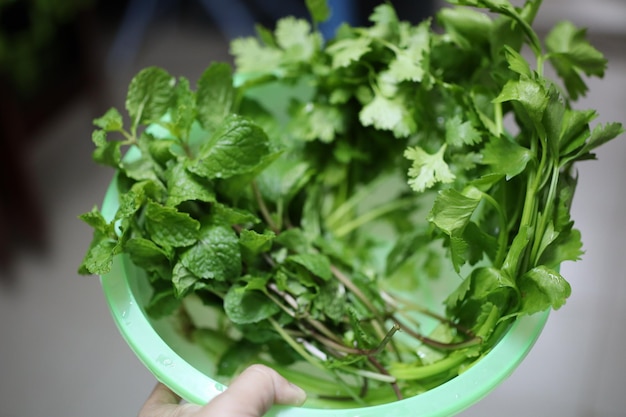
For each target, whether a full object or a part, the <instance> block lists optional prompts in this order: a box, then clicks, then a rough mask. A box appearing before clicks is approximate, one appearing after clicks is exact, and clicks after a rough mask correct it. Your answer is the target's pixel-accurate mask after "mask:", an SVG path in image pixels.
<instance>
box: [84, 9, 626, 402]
mask: <svg viewBox="0 0 626 417" xmlns="http://www.w3.org/2000/svg"><path fill="white" fill-rule="evenodd" d="M451 3H453V6H454V7H447V8H444V9H442V10H441V11H440V12H439V13H438V14H437V16H436V17H435V19H434V20H431V19H429V20H426V21H424V22H422V23H419V24H417V25H413V24H410V23H408V22H405V21H402V20H400V19H399V18H398V16H397V15H396V12H395V11H394V9H393V8H392V6H391V5H390V4H382V5H380V6H378V7H377V8H375V9H374V11H373V13H372V15H371V17H370V21H371V25H369V26H368V27H351V26H348V25H343V26H341V27H340V28H339V29H338V30H337V33H336V35H335V36H334V37H333V38H332V39H329V40H325V39H323V37H322V35H321V34H320V33H319V31H318V30H317V25H318V24H319V23H320V22H322V21H324V20H325V19H327V18H328V16H329V14H330V12H331V11H330V9H329V8H328V6H327V5H326V2H325V1H322V0H319V1H316V0H309V1H307V6H308V7H309V10H310V12H311V21H307V20H304V19H296V18H293V17H286V18H284V19H281V20H279V21H278V22H277V24H276V27H275V28H274V29H273V30H270V29H267V28H263V27H260V26H259V27H257V30H258V36H257V37H250V38H242V39H237V40H235V41H233V43H232V45H231V51H232V54H233V57H234V61H235V69H234V70H233V69H232V68H231V67H230V66H229V65H228V64H225V63H213V64H211V65H210V66H209V67H208V68H207V69H206V71H205V72H204V73H203V74H202V76H201V77H200V79H199V80H198V82H197V87H196V88H195V89H192V88H191V85H190V82H189V80H187V79H185V78H184V77H180V78H178V79H176V78H175V77H173V76H172V75H170V74H169V73H168V72H166V71H165V70H163V69H160V68H154V67H152V68H147V69H145V70H142V71H141V72H140V73H138V74H137V75H136V76H135V77H134V78H133V80H132V81H131V83H130V86H129V90H128V95H127V99H126V113H127V115H128V120H127V121H125V120H124V117H123V116H122V114H121V113H120V112H119V111H118V110H116V109H111V110H109V111H108V112H107V113H106V114H105V115H104V116H102V117H101V118H98V119H96V120H95V125H96V126H97V129H96V130H95V131H94V133H93V137H92V139H93V142H94V143H95V145H96V150H95V151H94V155H93V156H94V159H95V160H96V161H97V162H99V163H102V164H104V165H107V166H110V167H113V168H114V169H115V170H116V172H117V175H116V181H115V184H116V185H117V191H118V193H119V207H118V208H117V211H116V212H115V213H114V214H112V215H111V216H107V217H105V215H104V214H103V213H102V212H100V211H99V210H98V209H97V207H96V208H94V209H93V210H92V211H91V212H88V213H85V214H83V215H82V216H81V219H82V220H84V221H85V222H87V223H88V224H89V225H90V226H91V227H93V229H94V238H93V240H92V244H91V246H90V248H89V250H88V251H87V254H86V256H85V258H84V260H83V263H82V264H81V266H80V272H81V273H83V274H106V273H108V272H109V271H110V269H111V266H112V264H113V262H115V259H117V258H118V257H119V256H127V257H128V258H130V260H131V261H132V262H133V263H134V264H135V265H136V266H137V267H138V268H140V269H141V270H142V271H144V272H145V274H146V276H147V279H148V280H149V282H150V283H151V287H152V290H153V293H152V296H151V300H150V302H149V303H148V305H146V306H145V309H146V311H147V313H148V314H150V315H151V316H152V317H154V318H158V317H164V316H169V315H172V314H174V315H178V316H179V317H182V318H183V321H184V322H188V321H190V320H191V321H193V320H192V319H190V316H189V315H190V313H189V306H190V304H189V303H190V302H192V301H190V300H200V302H201V304H202V305H204V307H203V308H206V309H208V310H210V313H207V314H211V315H213V316H215V317H217V319H216V320H214V321H215V323H213V324H212V325H210V326H208V325H207V326H200V325H198V324H193V325H192V326H191V329H187V331H186V333H187V335H188V336H189V337H190V338H192V339H193V340H194V341H195V342H197V343H199V344H201V345H204V346H206V347H207V348H208V349H209V350H211V351H212V354H213V355H214V356H216V357H217V358H218V359H217V373H218V374H220V375H225V376H228V375H232V374H234V373H235V372H237V370H238V367H240V366H243V365H245V364H246V363H248V362H252V361H257V362H259V361H261V362H263V361H265V362H267V363H271V364H272V366H274V367H276V368H277V369H280V370H281V372H283V373H284V374H286V375H288V376H289V377H290V379H292V380H293V381H294V382H297V383H299V384H301V385H303V386H305V387H307V388H308V389H309V391H310V392H311V393H312V395H315V396H316V397H317V398H318V399H319V400H320V401H322V400H323V401H328V402H330V403H331V404H334V405H337V402H336V401H344V402H345V400H346V399H350V400H352V401H353V402H355V403H357V404H361V405H367V404H375V403H380V402H387V401H391V400H393V399H397V398H403V397H405V396H410V395H414V394H416V393H419V392H423V391H424V390H427V389H429V388H432V387H434V386H437V385H439V384H441V383H443V382H445V381H447V380H449V379H450V378H453V377H454V376H455V375H458V373H459V372H461V371H462V369H464V367H466V366H468V365H469V364H471V363H472V362H473V361H475V360H476V359H477V358H479V357H480V356H481V355H483V354H485V353H486V352H488V351H489V349H490V348H491V346H493V344H494V343H495V342H496V341H497V340H498V337H499V335H501V334H502V332H503V331H505V330H506V329H507V327H508V326H509V325H510V323H511V321H512V320H513V319H514V318H515V317H518V316H520V315H525V314H534V313H537V312H540V311H545V310H547V309H550V308H555V309H556V308H559V307H561V306H562V305H563V304H564V303H565V301H566V299H567V297H568V296H569V294H570V291H571V290H570V286H569V284H568V283H567V281H566V280H565V279H564V278H563V277H562V276H561V275H560V273H559V265H560V264H561V263H562V262H565V261H572V260H577V259H578V258H579V257H580V255H581V253H582V251H581V248H582V243H581V237H580V233H579V232H578V231H577V230H576V229H575V228H574V223H573V221H572V219H571V216H570V206H571V202H572V198H573V195H574V191H575V186H576V176H575V173H574V169H573V168H574V163H576V162H578V161H581V160H587V159H593V158H594V154H593V150H594V149H595V148H596V147H598V146H600V145H602V144H604V143H606V142H608V141H610V140H612V139H613V138H615V137H617V136H618V135H619V134H621V133H622V131H623V129H622V126H621V125H620V124H618V123H607V124H605V125H597V126H595V127H593V128H592V127H591V123H592V122H593V120H594V119H595V118H596V117H597V114H596V112H595V111H593V110H584V111H581V110H576V109H574V108H573V106H572V103H573V102H575V100H577V99H578V98H579V97H580V96H582V95H584V94H585V92H586V91H587V86H586V85H585V83H584V81H583V77H584V76H599V77H601V76H602V75H603V74H604V69H605V67H606V60H605V59H604V57H603V55H602V54H601V53H600V52H599V51H597V50H596V49H595V48H593V47H592V46H591V45H590V44H589V42H588V41H587V39H586V36H585V31H584V30H580V29H577V28H575V27H574V26H573V25H571V24H570V23H560V24H558V25H556V26H555V27H554V29H553V30H552V31H551V32H550V33H549V34H548V35H547V36H546V38H545V40H543V41H541V40H540V39H539V37H538V35H537V34H536V32H535V31H534V30H533V29H532V22H533V19H534V17H535V15H536V14H537V13H538V10H539V7H540V4H541V1H539V0H529V1H527V2H526V3H525V5H524V6H523V7H515V6H513V5H512V4H511V3H509V2H508V1H507V0H490V1H487V0H483V1H480V0H457V1H452V2H451ZM477 8H484V9H486V10H488V11H489V12H492V13H491V14H487V13H484V12H481V11H479V10H478V9H477ZM524 48H526V49H524ZM527 52H528V53H530V54H531V56H532V57H533V59H534V62H533V63H530V62H529V61H528V60H527V59H526V58H525V55H524V54H525V53H527ZM546 63H549V64H551V65H552V66H553V68H554V69H555V72H556V74H557V75H558V78H557V80H551V79H549V78H547V77H546V76H545V75H544V64H546ZM505 120H507V122H506V123H505ZM509 121H510V122H511V125H510V126H509V125H507V123H508V122H509ZM448 277H450V278H452V282H454V283H455V284H454V285H455V286H456V287H455V288H454V290H453V291H451V293H450V294H449V295H448V296H447V299H445V301H444V300H440V301H444V303H443V304H444V307H443V308H442V310H443V311H442V312H438V311H435V309H434V308H433V306H432V305H424V304H423V302H422V300H423V296H421V294H422V292H423V290H424V289H425V288H427V287H428V286H429V285H432V279H433V278H437V279H445V278H448ZM459 278H460V279H459ZM459 282H460V285H459V284H458V283H459ZM425 322H429V323H431V325H430V326H423V325H422V323H425ZM426 329H430V330H426ZM399 330H400V331H401V333H403V334H402V335H401V336H399V335H398V334H397V333H398V331H399ZM216 341H220V343H216ZM303 363H304V364H305V369H306V371H296V370H294V368H291V365H292V364H297V365H298V366H302V364H303ZM297 369H302V368H297ZM312 374H314V375H317V376H318V377H316V378H313V377H311V375H312Z"/></svg>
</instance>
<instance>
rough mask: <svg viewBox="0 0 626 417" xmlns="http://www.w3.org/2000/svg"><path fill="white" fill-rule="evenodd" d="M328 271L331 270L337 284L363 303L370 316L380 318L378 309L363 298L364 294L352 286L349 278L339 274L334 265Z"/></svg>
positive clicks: (367, 299)
mask: <svg viewBox="0 0 626 417" xmlns="http://www.w3.org/2000/svg"><path fill="white" fill-rule="evenodd" d="M330 269H331V271H332V273H333V275H334V276H335V278H337V279H338V280H339V282H341V283H342V284H343V285H344V286H345V287H346V288H347V289H348V290H350V291H351V292H352V293H353V294H354V295H355V296H356V298H358V299H359V301H361V302H362V303H363V305H365V307H367V309H368V310H369V311H371V312H372V314H373V315H374V316H375V317H381V314H380V312H379V311H378V309H377V308H376V306H375V305H374V304H372V302H371V301H370V300H369V298H367V297H366V296H365V294H363V292H362V291H361V290H360V288H359V287H357V286H356V285H354V282H352V281H351V280H350V278H348V277H347V276H345V275H344V274H343V272H341V271H340V270H339V269H338V268H337V267H336V266H334V265H331V266H330Z"/></svg>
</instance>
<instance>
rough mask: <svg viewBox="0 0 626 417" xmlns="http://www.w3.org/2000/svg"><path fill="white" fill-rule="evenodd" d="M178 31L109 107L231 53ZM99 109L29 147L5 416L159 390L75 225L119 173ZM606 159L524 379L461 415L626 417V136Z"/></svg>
mask: <svg viewBox="0 0 626 417" xmlns="http://www.w3.org/2000/svg"><path fill="white" fill-rule="evenodd" d="M179 23H180V22H178V23H177V22H162V24H161V25H160V26H159V27H158V30H155V29H154V28H153V29H151V30H150V32H149V42H147V43H145V44H143V46H142V47H141V50H140V51H139V54H138V56H137V59H136V60H135V61H133V62H131V63H130V64H129V65H128V66H125V67H124V68H111V69H110V70H109V72H108V76H109V79H108V80H107V94H108V96H109V98H108V100H110V105H111V106H113V105H114V106H119V107H122V106H123V98H124V93H125V88H126V85H127V83H128V81H129V79H130V77H131V76H132V74H134V72H136V71H137V70H138V69H139V68H143V67H145V66H147V65H160V66H163V67H165V68H167V69H168V70H170V71H171V72H172V73H174V74H177V75H185V76H186V77H188V78H189V79H191V80H192V82H193V80H195V79H197V77H198V76H199V75H200V73H201V72H202V70H203V69H204V67H205V66H206V65H208V63H209V62H210V61H213V60H224V59H228V55H227V46H226V44H225V43H224V42H223V40H222V38H221V36H220V35H218V34H216V33H215V32H214V31H211V30H208V29H206V28H201V27H198V26H195V25H186V24H179ZM611 39H612V40H611ZM105 41H106V39H105ZM623 41H624V39H623V38H619V39H615V38H610V39H609V40H608V41H606V42H603V43H602V44H600V45H598V46H599V47H600V49H602V50H603V51H604V52H605V53H606V54H607V57H608V58H609V60H610V66H609V70H608V71H607V74H606V77H605V79H604V80H602V81H593V82H591V93H590V94H589V96H588V97H587V98H586V99H585V100H584V102H583V103H581V104H580V107H581V108H596V109H598V110H599V113H600V118H599V120H600V121H601V122H605V121H621V122H625V121H626V114H625V113H626V112H625V110H624V109H626V55H625V54H624V53H623V52H622V51H623ZM105 44H106V42H105ZM94 114H95V112H94V107H93V106H92V103H90V102H89V101H88V100H87V98H81V99H79V100H77V101H76V102H75V103H74V104H73V105H72V106H71V107H70V108H68V109H67V111H66V112H65V113H64V115H63V116H62V117H60V118H59V119H58V120H56V121H55V122H54V123H51V124H50V126H48V128H47V129H46V131H45V133H43V134H42V135H41V137H40V138H39V140H38V141H37V146H36V147H34V148H33V149H32V153H31V160H30V163H31V166H32V169H33V172H34V177H35V178H36V181H37V184H36V185H37V187H38V190H39V192H40V197H41V202H42V204H43V205H44V207H45V210H46V213H47V222H48V225H49V236H50V246H49V249H48V251H47V252H45V253H43V254H41V253H35V252H32V251H29V250H22V251H20V252H18V253H16V255H15V257H14V261H15V262H14V265H15V268H14V272H13V274H14V276H13V279H14V285H12V286H10V287H7V286H2V287H0V316H1V317H3V320H2V321H1V322H0V334H1V335H2V336H1V341H0V369H1V370H2V375H3V377H2V378H1V379H0V417H85V416H90V417H100V416H102V417H105V416H107V417H108V416H118V417H122V416H134V415H136V413H137V411H138V409H139V407H140V406H141V404H142V403H143V400H144V399H145V398H146V396H147V394H148V393H149V391H150V390H151V388H152V386H153V384H154V379H153V377H152V375H151V374H150V373H149V372H148V371H147V370H146V369H145V368H144V367H143V365H142V364H141V363H140V362H139V361H138V360H137V358H136V357H135V356H134V355H133V353H132V352H131V351H130V349H129V348H128V347H127V346H126V344H125V342H124V341H123V340H122V338H121V337H120V335H119V333H118V332H117V329H116V328H115V327H114V324H113V321H112V320H111V318H110V316H109V312H108V310H107V307H106V305H105V301H104V299H103V297H102V293H101V290H100V286H99V283H98V280H97V279H96V278H94V277H79V276H78V275H77V274H76V268H77V266H78V264H79V263H80V261H81V259H82V256H83V253H84V251H85V249H86V247H87V245H88V244H89V241H90V238H91V231H90V230H89V228H88V227H87V226H86V225H84V224H82V223H81V222H80V221H79V220H77V218H76V217H77V215H78V214H80V213H83V212H85V211H89V210H90V209H91V207H92V206H93V205H94V203H98V202H99V201H100V200H101V198H102V195H103V192H104V190H105V187H106V186H107V184H108V182H109V180H110V178H111V174H112V173H111V172H110V171H109V170H108V169H107V168H102V167H99V166H97V165H95V164H93V163H92V162H91V159H90V154H91V151H92V144H91V141H90V134H91V130H92V127H91V119H92V118H93V117H94ZM597 155H598V159H599V160H598V161H590V162H585V163H583V164H580V166H579V175H580V180H579V187H578V194H577V196H576V199H575V202H574V207H573V217H574V219H575V221H576V224H577V227H578V228H579V229H580V230H581V232H582V235H583V240H584V242H585V249H586V254H585V255H584V259H583V260H582V261H579V262H577V263H569V264H566V265H564V266H563V268H562V273H563V275H564V276H565V277H566V278H567V279H568V280H569V281H570V283H571V284H572V288H573V293H572V296H571V298H570V299H569V301H568V303H567V305H566V306H564V307H563V308H562V309H561V310H559V311H557V312H554V313H553V314H552V315H551V317H550V319H549V321H548V324H547V326H546V328H545V330H544V332H543V334H542V336H541V337H540V339H539V341H538V342H537V344H536V345H535V347H534V349H533V350H532V351H531V353H530V354H529V356H528V357H527V359H526V360H525V361H524V362H523V363H522V365H521V366H520V367H519V368H518V369H517V371H516V372H515V373H514V374H513V375H512V376H511V377H510V378H509V379H508V380H507V381H505V382H504V383H503V384H502V385H501V386H500V387H498V388H497V389H496V390H495V391H493V392H492V393H491V394H490V395H489V396H488V397H486V398H485V399H484V400H483V401H481V402H479V403H478V404H476V405H475V406H473V407H471V408H470V409H468V410H467V411H465V412H463V413H462V414H461V416H462V417H478V416H482V417H490V416H493V417H496V416H504V415H506V416H507V417H522V416H524V417H527V416H569V417H623V416H624V415H626V411H625V410H626V395H624V387H625V386H626V359H625V358H624V355H623V346H624V345H625V344H626V327H625V326H624V325H623V322H622V321H621V319H622V318H623V317H624V316H626V280H625V279H624V278H626V277H625V274H624V272H623V265H622V263H621V262H622V259H621V258H622V256H625V255H626V250H625V246H624V243H623V242H624V240H623V239H624V236H626V221H625V220H624V217H623V213H624V212H626V190H625V188H624V182H623V181H624V178H626V163H625V162H626V136H623V137H622V138H621V140H618V141H615V142H613V143H610V144H608V145H606V146H605V147H603V148H601V149H600V150H599V151H598V153H597Z"/></svg>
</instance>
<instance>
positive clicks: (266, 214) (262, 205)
mask: <svg viewBox="0 0 626 417" xmlns="http://www.w3.org/2000/svg"><path fill="white" fill-rule="evenodd" d="M252 192H253V193H254V198H255V199H256V202H257V204H258V205H259V210H260V211H261V215H262V216H263V219H264V220H265V222H266V223H267V225H268V226H269V228H270V229H271V230H272V231H273V232H274V233H276V234H279V233H280V229H279V228H278V226H277V225H276V222H274V219H273V218H272V215H271V214H270V212H269V210H268V209H267V206H266V205H265V201H264V200H263V196H262V195H261V191H259V186H258V185H257V183H256V181H252Z"/></svg>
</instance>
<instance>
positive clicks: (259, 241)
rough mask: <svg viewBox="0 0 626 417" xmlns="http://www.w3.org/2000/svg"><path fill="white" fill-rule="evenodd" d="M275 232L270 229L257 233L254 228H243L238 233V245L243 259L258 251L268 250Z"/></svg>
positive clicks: (250, 257) (252, 256) (258, 252)
mask: <svg viewBox="0 0 626 417" xmlns="http://www.w3.org/2000/svg"><path fill="white" fill-rule="evenodd" d="M275 237H276V234H275V233H274V232H272V231H266V232H265V233H257V232H255V231H254V230H248V229H243V230H242V231H241V233H240V234H239V246H240V247H241V254H242V256H243V257H244V259H248V260H251V259H253V258H254V257H255V256H257V255H258V254H260V253H263V252H268V251H269V250H270V249H271V248H272V243H273V241H274V238H275Z"/></svg>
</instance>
